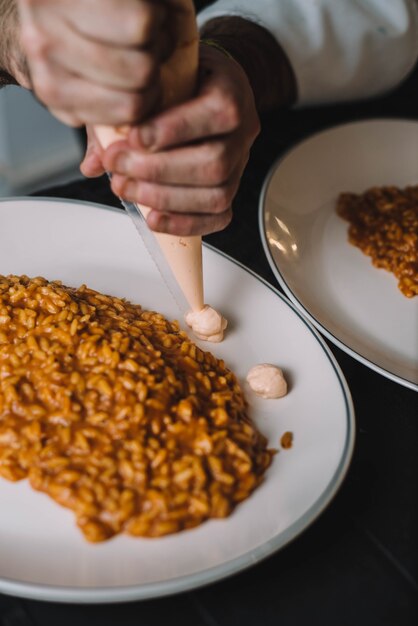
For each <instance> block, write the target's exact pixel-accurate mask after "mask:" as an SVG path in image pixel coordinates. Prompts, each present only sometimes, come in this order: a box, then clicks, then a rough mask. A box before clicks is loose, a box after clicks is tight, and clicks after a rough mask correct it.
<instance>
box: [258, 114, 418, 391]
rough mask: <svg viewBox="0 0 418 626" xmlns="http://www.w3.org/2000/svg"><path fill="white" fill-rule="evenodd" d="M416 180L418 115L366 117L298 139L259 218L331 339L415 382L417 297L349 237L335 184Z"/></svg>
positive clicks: (284, 274) (276, 260)
mask: <svg viewBox="0 0 418 626" xmlns="http://www.w3.org/2000/svg"><path fill="white" fill-rule="evenodd" d="M417 183H418V122H414V121H408V120H372V121H363V122H354V123H350V124H345V125H343V126H337V127H335V128H331V129H329V130H325V131H323V132H321V133H319V134H316V135H313V136H312V137H310V138H308V139H306V140H305V141H302V142H301V143H300V144H298V145H297V146H296V147H295V148H293V149H292V150H290V151H289V152H288V153H287V154H286V155H285V156H284V157H283V158H282V159H280V160H279V161H278V162H277V163H275V165H274V166H273V168H272V169H271V171H270V173H269V175H268V176H267V178H266V181H265V184H264V187H263V191H262V194H261V200H260V210H259V224H260V232H261V236H262V240H263V245H264V249H265V252H266V254H267V258H268V260H269V263H270V266H271V268H272V270H273V272H274V274H275V276H276V278H277V280H278V281H279V283H280V285H281V286H282V288H283V289H284V291H285V293H286V294H287V295H288V296H289V298H290V299H291V300H292V301H293V302H294V303H295V305H296V306H297V307H298V309H299V310H301V311H302V312H303V313H304V315H306V316H307V317H308V318H309V319H310V321H311V322H313V324H315V326H317V328H319V329H320V330H321V331H323V333H324V334H325V335H326V336H327V337H328V338H329V339H330V340H331V341H333V342H334V343H335V344H336V345H338V346H339V347H340V348H342V349H343V350H345V351H346V352H347V353H348V354H351V356H353V357H354V358H356V359H358V360H359V361H361V362H362V363H364V364H365V365H367V366H369V367H370V368H372V369H373V370H375V371H377V372H380V373H381V374H383V375H384V376H386V377H388V378H390V379H392V380H394V381H397V382H399V383H401V384H403V385H405V386H406V387H410V388H411V389H418V298H417V297H415V298H412V299H408V298H406V297H405V296H404V295H403V294H402V293H401V292H400V291H399V289H398V287H397V281H396V279H395V277H394V276H393V275H392V274H390V273H389V272H387V271H385V270H383V269H381V270H379V269H376V268H375V267H373V265H372V263H371V260H370V258H369V257H367V256H366V255H364V254H362V253H361V252H360V250H358V249H357V248H355V247H354V246H352V245H351V244H349V243H348V241H347V232H348V223H347V222H346V221H344V220H342V219H341V218H340V217H338V216H337V215H336V213H335V203H336V200H337V197H338V194H339V193H340V192H344V191H352V192H357V193H360V192H363V191H365V190H366V189H368V188H369V187H372V186H374V185H378V186H379V185H399V186H401V187H402V186H406V185H411V184H417Z"/></svg>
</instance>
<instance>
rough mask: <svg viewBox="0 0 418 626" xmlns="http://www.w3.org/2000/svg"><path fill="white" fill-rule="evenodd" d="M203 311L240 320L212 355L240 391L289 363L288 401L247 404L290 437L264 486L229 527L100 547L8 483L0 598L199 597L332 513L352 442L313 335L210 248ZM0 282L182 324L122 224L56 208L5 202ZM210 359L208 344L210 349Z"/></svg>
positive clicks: (88, 207)
mask: <svg viewBox="0 0 418 626" xmlns="http://www.w3.org/2000/svg"><path fill="white" fill-rule="evenodd" d="M204 267H205V287H206V298H207V301H208V302H211V303H212V304H213V305H214V306H215V307H217V308H219V309H221V310H222V312H223V313H224V314H225V315H226V317H227V318H228V319H229V321H230V330H229V332H228V335H227V337H226V339H225V341H224V342H223V343H222V344H220V345H216V346H215V345H213V346H211V349H212V351H213V352H214V353H215V354H216V355H218V356H219V357H221V358H224V359H225V360H226V362H227V363H228V364H229V366H230V367H231V368H233V369H234V370H235V372H236V373H237V375H238V376H239V378H240V379H242V380H244V378H245V376H246V373H247V371H248V369H249V368H250V367H251V366H252V365H254V364H255V363H258V362H263V361H267V362H273V363H277V364H280V365H281V366H282V367H283V368H284V371H285V372H286V375H287V378H288V380H289V383H290V393H289V394H288V396H286V397H285V398H283V399H281V400H270V401H267V400H260V399H256V398H254V397H251V396H250V395H249V396H248V398H249V402H250V405H251V415H252V417H253V418H254V420H255V421H256V423H257V425H258V426H259V428H260V430H261V431H262V432H263V433H264V434H265V435H266V436H267V437H268V438H269V443H270V445H271V446H274V447H279V446H278V444H279V440H280V437H281V435H282V434H283V433H284V431H286V430H290V431H292V432H293V433H294V447H293V448H292V449H291V450H288V451H281V452H280V453H279V454H277V455H276V457H275V459H274V461H273V464H272V466H271V468H270V469H269V471H268V475H267V477H266V480H265V481H264V483H263V484H262V485H261V487H260V488H259V489H258V490H257V491H256V492H255V493H254V494H253V495H252V496H251V498H249V499H248V500H247V501H246V502H244V503H243V504H242V505H240V506H239V507H238V508H237V509H236V511H235V512H234V514H233V515H232V516H231V517H230V518H228V519H227V520H222V521H219V520H214V521H210V522H208V523H205V524H203V525H202V526H200V527H198V528H196V529H193V530H189V531H186V532H183V533H180V534H178V535H173V536H169V537H165V538H162V539H148V540H147V539H134V538H131V537H127V536H124V537H117V538H115V539H113V540H111V541H109V542H108V543H104V544H100V545H90V544H87V543H86V542H85V540H84V539H83V538H82V536H81V533H80V532H79V530H78V529H77V528H76V527H75V525H74V521H73V516H72V514H71V512H69V511H67V510H66V509H64V508H61V507H60V506H58V505H57V504H56V503H54V502H53V501H51V500H50V499H49V498H48V497H47V496H45V495H43V494H40V493H38V492H35V491H32V490H31V489H30V488H29V486H28V484H27V483H26V482H25V481H23V482H21V483H18V484H12V483H9V482H7V481H6V480H1V479H0V590H2V591H4V592H6V593H10V594H16V595H21V596H26V597H31V598H39V599H46V600H56V601H70V602H71V601H74V602H115V601H125V600H133V599H142V598H150V597H155V596H160V595H166V594H170V593H176V592H179V591H184V590H186V589H191V588H193V587H197V586H200V585H203V584H206V583H209V582H211V581H215V580H218V579H220V578H222V577H224V576H227V575H229V574H232V573H234V572H237V571H239V570H241V569H243V568H245V567H248V566H250V565H253V564H254V563H256V562H257V561H259V560H260V559H262V558H263V557H265V556H267V555H269V554H271V553H272V552H274V551H275V550H278V549H279V548H281V547H282V546H284V545H285V544H286V543H288V542H289V541H290V540H291V539H293V538H294V537H296V536H297V535H298V534H299V533H300V532H301V531H302V530H303V529H305V528H306V527H307V526H308V525H309V524H310V523H311V522H312V521H313V520H314V519H315V518H316V517H317V516H318V515H319V513H320V512H321V511H322V510H323V509H324V507H325V506H326V505H327V504H328V503H329V502H330V500H331V498H332V497H333V495H334V494H335V493H336V490H337V489H338V487H339V485H340V483H341V481H342V479H343V477H344V475H345V472H346V470H347V467H348V464H349V461H350V457H351V452H352V447H353V438H354V421H353V409H352V404H351V399H350V394H349V391H348V389H347V386H346V383H345V381H344V378H343V376H342V374H341V372H340V369H339V367H338V365H337V364H336V362H335V360H334V358H333V356H332V355H331V354H330V352H329V351H328V349H327V347H326V346H325V345H324V343H323V341H322V339H321V338H320V336H319V335H318V334H317V331H316V330H315V329H314V328H313V327H312V326H311V325H310V324H309V323H307V322H306V321H305V320H304V319H303V317H302V316H300V315H299V313H297V311H296V309H294V307H293V306H292V305H291V304H289V303H288V302H287V301H286V299H284V298H282V297H281V296H280V295H279V294H278V293H277V292H276V291H275V290H274V289H272V288H271V287H269V285H267V283H264V282H263V281H262V280H260V279H259V278H257V276H255V275H254V274H251V273H250V272H249V271H247V270H246V269H245V268H243V267H240V266H239V265H237V264H236V263H234V262H233V261H231V260H230V259H228V258H226V257H224V256H222V255H221V254H219V253H217V252H215V251H213V250H211V249H208V248H205V249H204ZM0 272H1V273H3V274H9V273H14V274H23V273H26V274H27V275H30V276H36V275H42V276H45V277H46V278H48V279H61V280H62V281H63V282H64V283H66V284H68V285H72V286H77V285H80V284H82V283H83V282H85V283H86V284H87V285H89V286H91V287H93V288H95V289H98V290H101V291H103V292H107V293H110V294H114V295H116V296H124V297H127V298H129V299H130V300H132V301H135V302H140V303H142V304H143V305H144V306H146V307H149V308H153V309H158V310H160V311H161V312H162V313H164V314H166V315H167V316H169V317H171V318H173V317H176V316H177V311H176V309H175V307H174V305H173V304H172V301H171V296H170V295H169V294H168V293H167V290H166V288H165V287H164V285H163V284H162V283H161V280H160V278H159V276H158V272H157V270H156V269H155V267H154V265H153V263H152V261H151V260H150V259H149V258H148V254H147V253H146V252H145V251H144V248H143V246H142V243H141V241H140V239H139V238H138V235H137V233H136V230H135V228H134V227H133V225H132V224H131V222H130V220H129V218H128V217H126V216H125V215H124V214H122V213H121V212H119V211H114V210H109V209H108V210H106V208H105V207H101V206H99V205H94V204H81V203H76V202H74V203H72V202H65V201H58V200H47V199H45V200H44V199H17V200H15V201H13V200H6V201H4V202H0ZM207 348H208V346H207V345H206V349H207Z"/></svg>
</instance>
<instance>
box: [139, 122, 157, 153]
mask: <svg viewBox="0 0 418 626" xmlns="http://www.w3.org/2000/svg"><path fill="white" fill-rule="evenodd" d="M139 139H140V141H141V143H142V145H143V146H144V148H150V147H151V146H152V145H153V143H154V142H155V131H154V129H153V128H152V127H151V126H143V127H142V128H140V129H139Z"/></svg>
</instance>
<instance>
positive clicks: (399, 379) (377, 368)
mask: <svg viewBox="0 0 418 626" xmlns="http://www.w3.org/2000/svg"><path fill="white" fill-rule="evenodd" d="M374 122H389V123H399V122H407V123H414V124H415V125H417V126H418V120H415V119H413V118H399V117H373V118H365V119H362V120H352V121H348V122H343V123H342V124H332V125H330V126H326V127H324V128H323V129H321V130H319V131H314V132H313V133H311V134H310V135H308V136H306V137H304V138H303V139H301V140H299V141H296V142H295V143H293V144H292V145H291V146H290V147H289V148H288V149H287V150H285V151H284V152H282V153H281V154H280V156H279V157H278V158H277V159H276V160H275V161H274V163H273V165H272V166H271V167H270V168H269V171H268V172H267V175H266V177H265V179H264V182H263V185H262V189H261V193H260V198H259V202H258V228H259V232H260V237H261V241H262V244H263V249H264V253H265V255H266V257H267V261H268V263H269V266H270V269H271V270H272V272H273V274H274V276H275V277H276V280H277V281H278V283H279V285H280V287H281V288H282V289H283V291H284V292H285V294H286V296H287V297H288V298H289V299H290V300H291V302H292V303H293V304H294V305H295V306H296V308H297V309H298V310H299V311H300V312H301V313H303V315H304V316H305V317H306V318H307V319H308V320H309V321H310V322H311V323H312V324H313V325H314V326H315V328H317V330H319V331H320V333H322V334H323V335H325V336H326V337H327V338H328V339H329V340H330V341H331V342H332V343H333V344H334V345H336V346H337V347H338V348H340V349H341V350H343V352H345V353H346V354H348V355H349V356H351V357H353V358H354V359H356V360H357V361H359V362H360V363H362V364H363V365H365V366H366V367H368V368H369V369H371V370H372V371H374V372H376V373H378V374H381V375H382V376H384V377H385V378H387V379H389V380H391V381H392V382H395V383H398V384H400V385H402V386H404V387H406V388H408V389H411V390H412V391H418V384H416V383H414V382H413V381H412V380H409V379H408V378H404V377H403V376H401V375H399V374H395V373H394V372H391V371H390V370H388V369H387V368H385V367H383V366H381V365H379V364H377V363H375V362H374V361H372V360H371V359H368V358H367V357H365V356H363V355H362V354H360V353H359V352H357V351H356V350H354V349H353V348H351V347H350V346H349V345H347V344H346V343H344V342H343V341H341V339H339V338H338V337H337V336H336V335H334V334H333V333H332V332H331V331H330V330H328V328H326V327H325V326H324V325H323V324H322V323H321V322H320V321H319V320H318V319H317V318H316V317H315V316H314V315H313V313H311V312H310V311H309V309H308V308H306V307H305V305H304V304H303V303H302V301H301V300H299V298H298V297H297V296H296V295H295V294H294V293H293V291H292V289H291V288H290V287H289V285H288V283H287V281H286V279H285V277H284V275H283V274H282V272H281V271H280V268H279V267H278V266H277V264H276V262H275V261H274V258H273V255H272V252H271V250H270V247H269V245H268V242H267V236H266V228H265V219H264V213H265V212H264V208H265V201H266V196H267V192H268V188H269V185H270V183H271V180H272V178H273V176H274V174H275V173H276V171H277V169H278V168H279V167H280V164H281V163H282V162H283V161H284V160H285V159H286V158H287V157H288V156H289V154H291V153H292V152H293V151H294V150H296V149H298V148H299V147H301V146H303V144H305V143H307V142H309V141H311V140H312V139H314V138H316V137H318V136H320V135H323V134H325V133H328V132H330V131H334V130H337V129H339V128H343V127H347V126H358V125H361V124H370V123H374Z"/></svg>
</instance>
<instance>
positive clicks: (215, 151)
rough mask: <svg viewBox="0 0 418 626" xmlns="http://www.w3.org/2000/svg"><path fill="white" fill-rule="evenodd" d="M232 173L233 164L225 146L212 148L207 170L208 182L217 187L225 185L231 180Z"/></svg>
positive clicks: (220, 145)
mask: <svg viewBox="0 0 418 626" xmlns="http://www.w3.org/2000/svg"><path fill="white" fill-rule="evenodd" d="M231 171H232V164H231V161H230V159H229V156H228V153H227V150H226V148H225V146H224V145H223V144H219V145H216V146H212V148H211V154H210V155H209V157H208V164H207V169H206V172H207V177H208V182H209V183H210V184H215V185H218V184H220V183H223V182H225V181H226V180H227V179H228V178H229V176H230V174H231Z"/></svg>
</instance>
